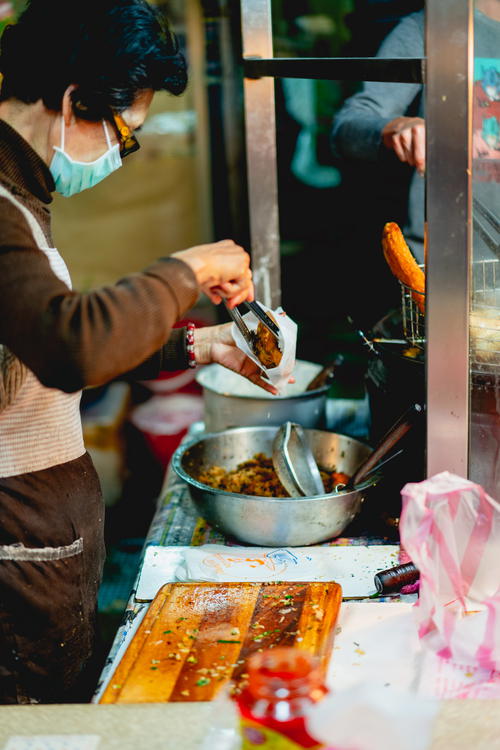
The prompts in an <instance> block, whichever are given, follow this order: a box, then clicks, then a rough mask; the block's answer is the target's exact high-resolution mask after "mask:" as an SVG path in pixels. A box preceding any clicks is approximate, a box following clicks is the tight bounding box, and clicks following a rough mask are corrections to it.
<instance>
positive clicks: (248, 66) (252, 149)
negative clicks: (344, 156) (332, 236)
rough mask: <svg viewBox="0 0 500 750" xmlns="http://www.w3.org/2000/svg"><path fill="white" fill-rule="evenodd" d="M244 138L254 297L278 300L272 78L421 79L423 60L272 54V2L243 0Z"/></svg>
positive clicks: (271, 303)
mask: <svg viewBox="0 0 500 750" xmlns="http://www.w3.org/2000/svg"><path fill="white" fill-rule="evenodd" d="M241 31H242V47H243V69H244V73H245V79H244V105H245V126H246V127H245V140H246V154H247V180H248V200H249V215H250V235H251V244H252V268H253V274H254V284H255V291H256V294H257V297H258V299H260V300H261V301H262V302H264V304H266V305H269V306H270V307H276V306H277V305H279V304H280V302H281V275H280V236H279V209H278V175H277V153H276V112H275V91H274V80H273V79H274V78H278V77H286V78H307V79H312V78H315V79H329V80H341V79H342V80H352V81H355V80H370V81H394V82H398V83H401V82H403V83H421V82H423V81H424V79H425V59H415V58H405V59H399V60H393V59H379V58H359V57H358V58H316V57H315V58H300V59H288V58H273V30H272V14H271V0H241Z"/></svg>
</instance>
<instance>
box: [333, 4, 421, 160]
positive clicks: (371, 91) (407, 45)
mask: <svg viewBox="0 0 500 750" xmlns="http://www.w3.org/2000/svg"><path fill="white" fill-rule="evenodd" d="M423 54H424V15H423V11H422V12H419V13H412V14H411V15H409V16H406V17H405V18H404V19H403V20H402V21H401V22H400V23H399V24H398V25H397V26H396V27H395V28H394V29H393V30H392V31H391V33H390V34H389V35H388V36H387V37H386V39H385V40H384V41H383V42H382V45H381V47H380V49H379V51H378V53H377V57H384V58H398V57H403V58H404V57H410V58H411V57H417V58H418V57H422V56H423ZM421 90H422V86H421V85H420V84H413V83H387V82H377V81H368V82H365V83H364V84H363V87H362V90H361V91H359V92H358V93H357V94H354V96H351V97H350V98H349V99H346V101H345V102H344V105H343V107H342V108H341V109H340V111H339V112H338V113H337V115H335V117H334V120H333V128H332V139H331V142H332V148H333V152H334V154H335V155H336V156H338V157H347V158H351V159H366V160H369V161H375V160H376V159H377V158H378V156H379V152H380V145H381V139H382V130H383V128H384V126H385V125H386V124H387V123H388V122H390V121H391V120H393V119H394V118H396V117H400V116H403V115H405V114H406V113H407V111H408V109H409V107H410V105H411V104H412V102H413V101H414V100H415V98H416V97H417V96H418V95H419V94H420V92H421Z"/></svg>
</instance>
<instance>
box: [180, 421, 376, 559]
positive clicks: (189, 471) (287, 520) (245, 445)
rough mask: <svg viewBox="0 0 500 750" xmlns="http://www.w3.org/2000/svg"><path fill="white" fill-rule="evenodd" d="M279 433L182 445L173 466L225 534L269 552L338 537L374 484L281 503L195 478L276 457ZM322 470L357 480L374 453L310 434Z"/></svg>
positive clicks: (253, 431)
mask: <svg viewBox="0 0 500 750" xmlns="http://www.w3.org/2000/svg"><path fill="white" fill-rule="evenodd" d="M276 431H277V428H276V427H238V428H235V429H231V430H225V431H224V432H218V433H213V434H209V435H205V436H204V437H202V438H196V439H193V440H192V441H190V442H189V443H185V444H183V445H181V446H180V447H179V448H178V449H177V451H176V452H175V454H174V456H173V459H172V465H173V468H174V469H175V471H176V472H177V474H178V475H179V477H181V479H183V480H184V481H185V482H187V484H188V487H189V491H190V494H191V497H192V499H193V501H194V503H195V504H196V506H197V508H198V511H199V513H200V515H201V516H202V517H203V518H205V519H206V520H207V521H208V522H209V523H210V524H212V525H213V526H215V527H217V528H218V529H220V530H221V531H222V532H224V534H227V535H231V536H235V537H237V538H238V539H240V540H241V541H243V542H247V543H250V544H257V545H262V546H269V547H284V546H295V547H297V546H302V545H308V544H316V543H317V542H323V541H325V540H326V539H331V538H332V537H335V536H338V535H339V534H340V533H341V532H342V531H343V530H344V528H345V527H346V526H347V524H348V523H349V522H350V521H351V520H352V519H353V518H354V517H355V516H356V514H357V513H358V512H359V510H360V508H361V504H362V502H363V499H364V496H365V492H366V490H367V489H368V488H369V487H370V485H371V482H366V483H365V484H364V485H363V486H362V487H360V488H359V489H357V490H356V491H353V492H345V493H339V494H333V495H326V494H325V495H317V496H315V497H301V498H285V497H283V498H281V497H256V496H253V495H238V494H235V493H231V492H225V491H224V490H217V489H214V488H213V487H209V486H207V485H205V484H201V482H198V481H197V480H196V479H194V475H198V474H199V472H200V471H201V470H202V469H206V468H209V467H210V466H214V465H216V466H222V467H223V468H225V469H229V470H230V469H234V468H236V466H237V465H238V464H239V463H241V462H242V461H246V460H248V459H249V458H252V456H254V455H255V454H256V453H264V454H266V455H267V456H270V455H271V452H272V443H273V439H274V436H275V434H276ZM305 433H306V437H307V439H308V441H309V444H310V446H311V448H312V451H313V454H314V457H315V458H316V461H317V463H318V465H319V466H320V467H321V468H323V469H325V470H327V471H328V470H329V471H333V469H336V470H337V471H342V472H345V473H346V474H352V473H353V472H354V470H355V469H356V467H357V466H358V465H359V464H360V463H361V461H362V460H363V458H365V456H367V455H368V454H369V453H371V448H370V447H369V446H367V445H365V444H364V443H361V442H359V440H354V439H353V438H350V437H347V436H345V435H338V434H336V433H332V432H324V431H322V430H305Z"/></svg>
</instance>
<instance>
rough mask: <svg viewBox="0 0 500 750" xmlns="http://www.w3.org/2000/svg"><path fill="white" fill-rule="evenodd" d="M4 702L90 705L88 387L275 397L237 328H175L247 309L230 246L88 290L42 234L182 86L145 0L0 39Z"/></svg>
mask: <svg viewBox="0 0 500 750" xmlns="http://www.w3.org/2000/svg"><path fill="white" fill-rule="evenodd" d="M0 66H1V71H2V74H3V83H2V89H1V96H0V344H1V347H0V353H1V357H0V364H1V372H0V700H1V701H2V702H4V703H16V702H17V703H32V702H49V701H64V700H70V699H72V700H75V699H78V700H82V699H84V696H85V694H84V693H83V692H82V689H83V688H82V685H83V675H84V673H85V668H86V667H88V665H89V664H90V663H91V655H92V651H93V645H94V630H95V608H96V595H97V589H98V586H99V582H100V579H101V572H102V564H103V560H104V545H103V506H102V499H101V494H100V488H99V483H98V479H97V476H96V474H95V471H94V468H93V466H92V463H91V461H90V458H89V456H88V455H87V453H86V452H85V448H84V445H83V439H82V430H81V423H80V415H79V401H80V391H81V389H82V388H84V387H86V386H95V385H99V384H102V383H105V382H106V381H108V380H110V379H112V378H115V377H117V376H121V375H124V374H125V373H126V374H127V377H133V376H136V377H139V378H141V379H146V378H154V377H156V376H157V374H158V373H159V371H160V370H161V369H169V368H170V369H179V368H180V367H187V366H188V364H194V362H195V361H196V362H198V363H208V362H213V361H218V362H220V363H222V364H224V365H226V366H227V367H230V368H232V369H234V370H236V371H238V372H240V373H241V374H243V375H245V376H246V377H248V378H250V379H251V380H253V381H254V382H257V383H259V384H261V385H263V386H264V387H267V388H268V390H272V389H271V388H270V387H269V386H266V385H265V384H264V383H263V381H262V380H261V379H260V372H259V371H258V368H257V367H255V365H254V364H253V363H252V362H250V361H249V360H248V359H247V358H245V357H244V355H243V354H242V353H241V352H239V351H238V350H237V349H236V348H235V347H234V345H233V344H232V340H231V337H230V335H229V333H228V327H227V326H218V327H213V328H208V329H202V330H199V331H194V336H193V332H192V331H190V332H189V340H188V338H187V334H186V331H185V330H184V329H181V330H175V331H172V326H173V325H174V323H175V322H176V321H177V320H178V319H180V318H181V317H183V316H184V314H185V313H186V311H187V310H188V309H189V308H190V307H191V306H192V305H193V304H194V302H195V301H196V299H197V297H198V295H199V294H200V291H204V292H205V293H206V294H208V296H209V297H210V299H211V300H212V301H213V302H215V303H218V302H220V301H221V299H222V298H223V297H224V298H226V299H227V300H228V302H229V305H230V306H234V305H236V304H239V303H240V302H242V301H244V300H251V299H253V287H252V281H251V272H250V269H249V258H248V255H247V254H246V253H245V252H244V251H243V250H242V249H241V248H240V247H238V246H237V245H235V244H234V243H233V242H232V241H230V240H224V241H222V242H218V243H214V244H210V245H202V246H200V247H194V248H190V249H189V250H184V251H181V252H178V253H175V254H174V255H173V256H171V257H170V258H163V259H160V260H158V261H157V262H156V263H154V264H152V265H150V266H149V267H148V268H146V269H145V270H144V271H143V272H142V273H138V274H134V275H131V276H128V277H126V278H124V279H121V280H120V281H119V282H118V283H116V284H114V285H112V286H108V287H104V288H102V289H99V290H96V291H91V292H89V293H86V294H80V293H78V292H75V291H73V290H72V289H71V282H70V278H69V274H68V271H67V268H66V266H65V264H64V261H63V259H62V258H61V256H60V255H59V253H58V251H57V250H56V249H55V248H53V245H52V239H51V234H50V212H49V208H48V206H49V204H50V202H51V200H52V198H51V193H52V192H53V191H54V190H57V191H59V192H60V193H62V194H63V195H65V196H70V195H73V194H74V193H76V192H79V191H80V190H83V189H85V188H89V187H92V186H93V185H95V184H96V183H97V182H99V181H100V180H102V179H103V178H104V177H106V176H107V175H108V174H110V173H111V172H112V171H114V170H115V169H117V168H118V167H120V166H121V162H122V159H123V158H124V157H125V156H127V155H128V154H130V153H131V152H132V151H134V150H136V149H137V148H138V143H137V141H136V139H135V136H134V134H133V131H134V130H135V129H137V128H138V127H140V125H141V124H142V123H143V121H144V119H145V118H146V115H147V112H148V108H149V105H150V103H151V100H152V97H153V94H154V91H156V90H160V89H165V90H167V91H170V92H171V93H173V94H179V93H181V92H182V90H183V89H184V87H185V85H186V72H185V65H184V60H183V58H182V56H181V55H180V54H179V53H178V51H177V47H176V43H175V40H174V38H173V36H172V34H171V33H170V32H169V30H168V28H166V27H165V26H164V25H162V22H161V20H160V18H159V16H157V14H156V13H155V12H154V11H153V10H152V8H151V7H150V6H149V5H148V4H147V3H146V2H145V1H144V0H90V2H86V3H68V2H67V0H31V2H30V4H29V5H28V7H27V10H26V11H25V12H24V14H23V15H22V16H21V18H20V19H19V22H18V23H17V24H16V25H14V26H11V27H8V28H7V29H6V31H5V32H4V35H3V37H2V41H1V57H0Z"/></svg>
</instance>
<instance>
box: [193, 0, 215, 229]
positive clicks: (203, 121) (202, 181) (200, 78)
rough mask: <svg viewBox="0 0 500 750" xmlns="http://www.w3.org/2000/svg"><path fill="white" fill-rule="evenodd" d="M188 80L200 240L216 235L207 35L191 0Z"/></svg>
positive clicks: (197, 6) (197, 1)
mask: <svg viewBox="0 0 500 750" xmlns="http://www.w3.org/2000/svg"><path fill="white" fill-rule="evenodd" d="M186 27H187V44H188V54H189V80H190V83H189V85H190V88H191V91H192V96H193V103H194V108H195V111H196V135H195V143H196V178H197V186H198V190H197V199H198V202H199V203H198V205H199V212H200V222H201V226H202V232H201V239H200V241H201V242H209V241H211V240H213V238H214V228H213V221H212V216H213V206H212V189H211V187H212V186H211V173H212V165H211V161H210V139H209V135H208V133H209V117H208V102H207V88H206V85H205V74H206V72H205V36H204V26H203V13H202V10H201V6H200V0H189V2H188V3H187V8H186Z"/></svg>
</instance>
